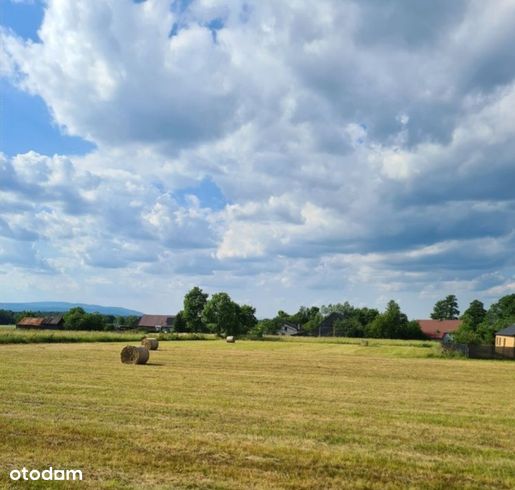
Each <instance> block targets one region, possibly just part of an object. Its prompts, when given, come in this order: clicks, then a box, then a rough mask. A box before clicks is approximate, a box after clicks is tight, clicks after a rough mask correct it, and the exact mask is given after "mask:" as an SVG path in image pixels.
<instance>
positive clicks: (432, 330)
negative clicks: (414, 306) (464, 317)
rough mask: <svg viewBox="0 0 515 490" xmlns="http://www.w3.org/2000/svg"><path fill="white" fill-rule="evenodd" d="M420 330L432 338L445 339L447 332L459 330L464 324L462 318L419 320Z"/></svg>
mask: <svg viewBox="0 0 515 490" xmlns="http://www.w3.org/2000/svg"><path fill="white" fill-rule="evenodd" d="M417 323H418V324H419V325H420V330H422V332H424V333H425V334H426V335H427V336H428V337H429V338H430V339H433V340H443V338H444V337H445V335H446V334H450V333H453V332H455V331H456V330H458V328H459V327H460V325H461V324H462V321H461V320H417Z"/></svg>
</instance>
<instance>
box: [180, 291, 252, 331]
mask: <svg viewBox="0 0 515 490" xmlns="http://www.w3.org/2000/svg"><path fill="white" fill-rule="evenodd" d="M255 313H256V309H255V308H254V307H252V306H250V305H240V304H238V303H236V302H234V301H233V300H232V299H231V297H230V296H229V295H228V294H227V293H224V292H220V293H215V294H213V295H212V296H211V298H209V295H208V294H207V293H204V291H202V289H200V288H199V287H198V286H195V287H194V288H192V289H191V290H190V291H189V292H188V293H187V294H186V295H185V296H184V302H183V309H182V310H181V311H180V312H179V313H178V314H177V317H176V319H175V324H174V330H175V331H176V332H199V333H202V332H203V333H214V334H217V335H220V336H225V335H246V334H252V333H253V331H254V330H255V327H256V325H257V323H258V322H257V319H256V316H255Z"/></svg>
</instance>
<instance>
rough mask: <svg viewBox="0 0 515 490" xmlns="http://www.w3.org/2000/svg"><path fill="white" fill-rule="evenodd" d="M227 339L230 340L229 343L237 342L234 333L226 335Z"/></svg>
mask: <svg viewBox="0 0 515 490" xmlns="http://www.w3.org/2000/svg"><path fill="white" fill-rule="evenodd" d="M225 340H226V342H229V344H234V342H236V339H235V338H234V337H233V336H232V335H229V336H228V337H226V338H225Z"/></svg>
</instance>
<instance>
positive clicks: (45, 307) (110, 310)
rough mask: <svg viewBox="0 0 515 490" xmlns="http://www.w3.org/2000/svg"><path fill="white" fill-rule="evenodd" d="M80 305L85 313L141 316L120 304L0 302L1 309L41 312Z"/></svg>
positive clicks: (63, 309)
mask: <svg viewBox="0 0 515 490" xmlns="http://www.w3.org/2000/svg"><path fill="white" fill-rule="evenodd" d="M77 306H80V307H81V308H83V309H84V311H86V312H87V313H101V314H102V315H115V316H132V315H134V316H141V315H143V313H142V312H141V311H137V310H132V309H130V308H124V307H122V306H101V305H94V304H87V303H71V302H67V301H29V302H13V303H0V309H1V310H10V311H15V312H19V311H41V312H66V311H68V310H69V309H70V308H75V307H77Z"/></svg>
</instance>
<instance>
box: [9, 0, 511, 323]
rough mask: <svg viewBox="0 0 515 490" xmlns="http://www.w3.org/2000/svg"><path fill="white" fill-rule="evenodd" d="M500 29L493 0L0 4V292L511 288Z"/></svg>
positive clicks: (301, 301)
mask: <svg viewBox="0 0 515 490" xmlns="http://www.w3.org/2000/svg"><path fill="white" fill-rule="evenodd" d="M513 25H515V2H514V1H512V0H496V1H495V8H492V3H491V2H485V1H484V0H454V1H452V2H449V1H448V0H433V1H431V2H427V1H425V0H415V1H410V2H406V1H403V0H318V1H317V2H311V1H307V0H297V1H288V2H286V1H277V0H174V1H170V0H168V1H164V0H146V1H130V0H96V1H95V2H91V1H90V0H74V1H73V2H70V1H69V0H47V1H37V0H32V1H31V0H0V91H1V107H0V151H1V155H0V297H1V299H2V301H4V302H8V301H9V302H12V301H44V300H59V301H77V302H78V301H80V302H91V303H96V304H104V305H117V306H125V307H129V308H134V309H137V310H140V311H144V312H146V313H175V312H177V311H178V310H179V309H180V308H181V305H182V300H183V296H184V294H185V292H186V291H188V290H189V289H190V288H191V287H193V286H195V285H198V286H200V287H202V288H203V289H204V290H205V291H206V292H208V293H210V294H212V293H215V292H217V291H226V292H228V293H229V294H230V295H231V296H232V297H233V299H234V300H236V301H238V302H241V303H250V304H252V305H254V306H255V307H256V308H257V316H258V317H265V316H271V315H274V314H275V313H276V312H277V310H279V309H283V310H286V311H289V312H294V311H296V310H297V309H298V307H299V306H301V305H306V306H308V305H322V304H329V303H336V302H343V301H349V302H351V303H352V304H355V305H358V306H365V305H367V306H370V307H376V308H378V309H380V310H382V309H384V307H385V305H386V303H387V301H388V300H390V299H395V300H396V301H398V302H399V303H400V305H401V308H402V309H403V311H405V312H406V313H407V314H408V315H409V316H410V317H412V318H427V317H428V316H429V314H430V312H431V310H432V306H433V304H434V303H435V301H437V300H439V299H441V298H443V297H445V296H446V295H447V294H456V295H457V297H458V300H459V303H460V308H461V310H462V311H463V310H464V309H465V308H466V307H467V305H468V303H469V302H470V301H471V300H473V299H474V298H478V299H480V300H482V301H484V302H485V304H487V305H488V304H490V303H491V302H493V301H495V300H496V299H498V298H499V297H501V296H503V295H505V294H511V293H513V292H515V277H514V271H515V268H514V265H515V255H514V254H513V250H514V245H515V231H514V224H515V110H514V109H515V50H514V49H513V46H514V45H515V30H514V29H513Z"/></svg>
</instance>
